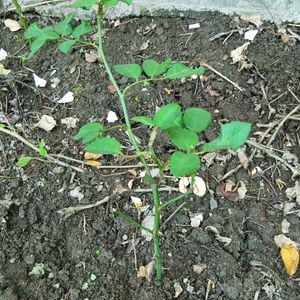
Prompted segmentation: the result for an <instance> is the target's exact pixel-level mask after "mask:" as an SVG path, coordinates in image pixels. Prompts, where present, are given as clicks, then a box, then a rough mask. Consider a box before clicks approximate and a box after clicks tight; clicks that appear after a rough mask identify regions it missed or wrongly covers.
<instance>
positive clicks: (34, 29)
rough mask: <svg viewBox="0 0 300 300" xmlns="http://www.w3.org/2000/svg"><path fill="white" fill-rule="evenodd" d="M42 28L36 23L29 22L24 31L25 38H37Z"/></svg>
mask: <svg viewBox="0 0 300 300" xmlns="http://www.w3.org/2000/svg"><path fill="white" fill-rule="evenodd" d="M41 32H42V29H41V28H40V27H39V25H38V23H33V24H31V25H30V26H29V27H28V28H27V30H26V31H25V33H24V37H25V39H27V40H29V39H32V38H37V37H39V36H40V34H41Z"/></svg>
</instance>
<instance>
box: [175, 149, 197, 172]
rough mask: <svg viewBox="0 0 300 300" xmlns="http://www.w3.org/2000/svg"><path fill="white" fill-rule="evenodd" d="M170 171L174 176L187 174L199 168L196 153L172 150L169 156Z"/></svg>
mask: <svg viewBox="0 0 300 300" xmlns="http://www.w3.org/2000/svg"><path fill="white" fill-rule="evenodd" d="M170 165H171V173H172V174H173V175H174V176H176V177H180V176H187V175H191V174H193V173H195V172H196V171H197V170H198V169H199V168H200V159H199V157H198V156H197V154H185V153H182V152H178V151H177V152H174V153H173V154H172V155H171V158H170Z"/></svg>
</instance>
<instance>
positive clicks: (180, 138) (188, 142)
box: [168, 128, 199, 150]
mask: <svg viewBox="0 0 300 300" xmlns="http://www.w3.org/2000/svg"><path fill="white" fill-rule="evenodd" d="M168 133H169V135H170V138H171V141H172V143H173V144H174V145H175V146H177V147H178V148H179V149H181V150H189V149H191V148H195V147H196V146H197V145H198V143H199V137H198V135H197V133H195V132H194V131H192V130H189V129H183V128H172V129H171V130H170V131H169V132H168Z"/></svg>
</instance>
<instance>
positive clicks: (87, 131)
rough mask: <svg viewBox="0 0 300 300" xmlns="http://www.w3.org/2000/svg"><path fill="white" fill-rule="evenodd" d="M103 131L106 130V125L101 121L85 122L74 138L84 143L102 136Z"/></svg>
mask: <svg viewBox="0 0 300 300" xmlns="http://www.w3.org/2000/svg"><path fill="white" fill-rule="evenodd" d="M103 131H104V127H103V125H102V124H101V123H89V124H85V125H84V126H82V127H81V128H80V129H79V132H78V133H77V134H76V135H75V136H74V138H73V139H74V140H75V141H79V140H82V143H83V144H87V143H90V142H91V141H93V140H95V139H96V138H97V137H101V136H102V134H103ZM88 152H90V151H88Z"/></svg>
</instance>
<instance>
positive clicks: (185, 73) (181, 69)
mask: <svg viewBox="0 0 300 300" xmlns="http://www.w3.org/2000/svg"><path fill="white" fill-rule="evenodd" d="M203 73H204V67H203V66H200V67H199V68H197V69H191V68H189V67H188V66H186V65H184V64H182V63H179V62H177V63H175V64H174V65H173V66H171V68H170V69H169V70H168V72H167V77H168V78H169V79H176V78H183V77H189V76H192V75H202V74H203Z"/></svg>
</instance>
